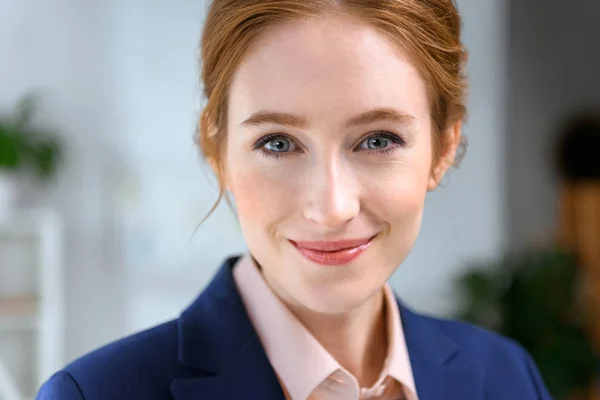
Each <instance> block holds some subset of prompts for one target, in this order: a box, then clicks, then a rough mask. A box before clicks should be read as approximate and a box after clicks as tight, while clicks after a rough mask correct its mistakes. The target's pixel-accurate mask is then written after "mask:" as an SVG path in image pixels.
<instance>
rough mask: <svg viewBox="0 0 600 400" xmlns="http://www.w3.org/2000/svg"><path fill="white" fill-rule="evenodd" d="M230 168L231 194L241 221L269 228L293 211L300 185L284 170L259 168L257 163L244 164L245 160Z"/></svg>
mask: <svg viewBox="0 0 600 400" xmlns="http://www.w3.org/2000/svg"><path fill="white" fill-rule="evenodd" d="M265 164H267V163H265ZM229 166H230V169H229V171H231V172H230V175H229V179H230V186H231V192H232V194H233V197H234V199H235V202H236V206H237V209H238V215H239V218H240V220H242V219H243V220H247V221H260V223H261V224H265V223H267V224H268V223H272V222H274V221H276V220H278V219H281V218H282V217H284V216H285V215H287V214H288V213H289V212H290V211H291V210H292V209H293V207H294V203H293V200H294V196H293V194H294V193H297V182H296V180H295V179H290V177H289V176H287V178H286V176H285V175H286V174H284V172H285V171H286V170H287V169H286V168H285V167H280V168H273V167H272V166H267V165H257V163H256V161H254V162H252V161H249V160H247V161H244V158H243V157H237V158H236V160H235V161H233V162H230V163H229Z"/></svg>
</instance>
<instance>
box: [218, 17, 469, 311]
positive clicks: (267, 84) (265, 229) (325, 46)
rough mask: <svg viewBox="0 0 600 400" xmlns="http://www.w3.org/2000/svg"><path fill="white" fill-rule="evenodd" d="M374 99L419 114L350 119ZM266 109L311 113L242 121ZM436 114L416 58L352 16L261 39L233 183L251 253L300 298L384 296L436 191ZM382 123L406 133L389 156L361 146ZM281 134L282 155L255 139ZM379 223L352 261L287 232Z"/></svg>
mask: <svg viewBox="0 0 600 400" xmlns="http://www.w3.org/2000/svg"><path fill="white" fill-rule="evenodd" d="M373 108H393V109H395V110H398V111H400V112H402V113H405V114H408V115H411V116H412V117H414V118H413V120H412V121H411V123H410V124H401V123H398V122H397V121H390V120H385V121H378V122H373V123H370V124H367V125H361V126H354V127H351V128H347V127H346V126H345V122H346V121H347V120H348V119H349V118H350V117H352V116H354V115H357V114H360V113H363V112H365V111H369V110H371V109H373ZM261 110H268V111H276V112H286V113H293V114H297V115H301V116H303V117H304V118H306V120H307V121H308V126H307V127H306V128H305V129H299V128H296V127H289V126H284V125H278V124H272V123H269V124H265V125H260V126H253V127H246V126H241V125H240V124H241V123H242V122H243V121H244V120H246V119H247V118H249V117H250V116H251V115H252V114H253V113H255V112H257V111H261ZM430 119H431V115H430V110H429V106H428V100H427V93H426V89H425V83H424V82H423V80H422V78H421V77H420V75H419V73H418V71H417V70H416V68H415V67H414V66H413V65H412V64H411V63H410V62H409V61H408V58H407V57H406V56H405V55H404V54H403V53H402V52H401V51H400V49H398V48H397V46H395V45H394V44H393V43H392V42H390V41H389V40H387V39H386V38H385V36H383V35H381V34H380V33H379V32H377V31H376V30H375V29H373V28H371V27H370V26H369V25H366V24H363V23H360V22H358V21H357V20H354V19H351V18H350V17H348V18H342V17H321V18H319V19H315V20H312V21H295V22H288V23H285V24H281V25H277V26H275V27H273V28H271V30H270V31H268V32H267V33H266V34H265V35H263V37H261V38H260V40H259V42H258V43H257V45H256V46H254V47H253V49H252V51H251V52H250V54H249V56H248V58H247V59H246V60H245V62H244V63H243V64H242V65H241V66H240V68H239V69H238V71H237V72H236V74H235V76H234V79H233V82H232V86H231V90H230V97H229V104H228V126H227V135H228V143H227V149H226V157H225V170H226V174H227V187H228V189H229V190H230V191H231V193H232V195H233V197H234V199H235V202H236V205H237V209H238V217H239V220H240V224H241V229H242V231H243V234H244V237H245V238H246V241H247V244H248V246H249V249H250V252H251V253H252V254H253V256H254V257H255V258H256V259H257V261H258V263H259V264H260V265H261V266H262V269H263V275H264V277H265V279H266V280H267V282H268V284H269V285H270V286H271V288H272V289H273V290H274V291H275V292H276V293H277V295H278V296H279V297H280V298H281V299H282V300H283V301H284V302H286V303H287V305H288V306H290V308H292V309H296V310H298V309H300V308H303V309H307V310H310V311H312V312H315V313H328V314H335V313H348V312H352V311H353V310H356V309H358V308H364V307H367V308H368V307H369V302H372V301H375V300H374V299H375V298H376V296H375V295H376V294H377V293H379V292H380V291H381V288H382V286H383V285H384V283H385V282H386V281H387V279H388V278H389V277H390V276H391V275H392V273H393V272H394V271H395V269H396V268H397V267H398V266H399V265H400V264H401V263H402V261H403V260H404V259H405V258H406V256H407V255H408V253H409V251H410V249H411V248H412V246H413V244H414V242H415V240H416V238H417V235H418V232H419V229H420V224H421V218H422V213H423V205H424V201H425V195H426V193H427V191H428V190H431V189H433V188H434V187H435V181H434V180H432V176H431V171H432V161H433V160H432V145H433V138H432V133H431V128H432V127H431V121H430ZM375 132H389V133H392V134H394V135H396V136H398V137H400V138H402V140H403V141H404V142H405V144H403V145H397V144H394V143H392V142H391V141H388V143H389V145H388V147H395V148H394V149H393V151H391V152H390V153H388V154H387V155H383V154H381V153H377V152H376V151H369V150H368V147H367V148H361V143H362V147H366V144H365V143H364V142H365V141H367V140H368V138H369V137H370V136H369V135H370V134H371V133H375ZM272 133H280V134H284V135H285V136H286V137H287V138H288V139H284V140H287V142H285V144H286V145H290V146H292V147H293V148H294V149H295V150H293V151H288V152H287V153H285V154H282V156H281V157H279V158H273V157H268V156H265V155H263V153H261V152H260V150H258V149H255V148H254V146H255V143H257V142H258V141H259V139H260V138H261V137H264V136H266V135H268V134H272ZM457 138H458V136H457ZM262 149H263V150H265V151H267V152H268V151H269V150H268V149H267V148H265V146H263V147H262ZM269 149H271V150H272V149H273V147H269ZM374 234H378V236H377V237H376V239H375V240H374V241H373V243H372V244H371V246H370V247H369V248H368V250H367V251H366V252H364V253H363V254H362V255H361V256H360V257H358V258H357V259H355V260H354V261H352V262H351V263H350V264H348V265H345V266H342V267H339V266H338V267H323V266H322V265H316V264H313V263H311V262H310V261H308V260H306V259H304V258H303V257H302V256H301V255H300V254H299V253H298V252H297V250H296V249H295V248H294V247H293V246H292V245H291V244H290V243H289V242H288V239H294V240H335V239H348V238H363V237H369V236H372V235H374Z"/></svg>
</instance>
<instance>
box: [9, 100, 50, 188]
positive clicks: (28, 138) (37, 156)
mask: <svg viewBox="0 0 600 400" xmlns="http://www.w3.org/2000/svg"><path fill="white" fill-rule="evenodd" d="M36 105H37V102H36V99H35V98H34V97H33V96H32V95H29V96H26V97H24V98H23V99H22V100H21V101H20V102H19V104H18V105H17V109H16V112H15V114H14V115H12V116H8V117H4V118H1V119H0V170H2V169H3V170H8V171H16V170H18V169H33V170H34V171H35V172H36V173H37V175H38V177H40V178H42V179H48V178H50V177H52V175H53V174H54V173H55V171H56V168H57V165H58V163H59V161H60V156H61V143H60V141H59V140H58V138H57V137H56V136H51V135H50V134H49V133H48V132H45V131H43V130H41V129H38V128H36V127H34V126H33V124H32V118H33V115H34V112H35V110H36Z"/></svg>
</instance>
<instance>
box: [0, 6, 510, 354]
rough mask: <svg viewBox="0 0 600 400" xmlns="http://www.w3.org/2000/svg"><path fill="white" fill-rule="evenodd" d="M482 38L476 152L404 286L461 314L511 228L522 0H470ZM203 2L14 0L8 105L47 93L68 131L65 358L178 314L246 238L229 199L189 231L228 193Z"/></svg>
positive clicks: (474, 119)
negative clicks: (511, 110) (512, 50)
mask: <svg viewBox="0 0 600 400" xmlns="http://www.w3.org/2000/svg"><path fill="white" fill-rule="evenodd" d="M458 3H459V7H460V9H461V11H462V14H463V18H464V24H465V34H464V40H465V42H466V44H467V46H468V47H469V49H470V65H469V74H470V81H471V95H470V102H469V107H470V119H469V123H468V125H467V126H466V128H465V133H466V134H467V135H468V137H469V142H470V146H469V151H468V154H467V157H466V159H465V162H464V164H463V167H462V168H461V169H460V170H458V171H453V172H452V173H451V175H450V176H449V178H448V179H447V183H446V187H445V188H442V189H440V190H438V191H437V192H435V193H432V194H431V195H430V196H429V197H428V199H427V207H426V212H425V217H424V223H423V228H422V234H421V237H420V239H419V240H418V243H417V245H416V247H415V249H414V251H413V252H412V254H411V255H410V257H409V259H408V260H407V261H406V262H405V263H404V265H402V266H401V268H400V269H399V271H398V272H397V273H396V274H395V275H394V277H393V278H392V284H393V285H394V287H395V288H396V289H397V290H398V292H399V294H400V295H401V296H402V297H403V298H404V299H405V300H406V302H407V303H409V304H410V305H412V306H413V307H414V308H416V309H418V310H422V311H427V312H431V313H435V314H448V313H450V312H451V311H452V310H453V308H454V306H455V305H456V298H455V295H454V294H453V293H452V290H451V283H452V282H451V281H452V279H453V277H454V276H455V275H456V274H457V273H458V272H459V271H460V269H461V268H462V266H463V265H464V263H465V262H466V261H467V260H471V259H472V258H474V257H475V258H478V257H488V256H493V255H495V254H496V253H497V252H498V250H499V249H500V248H501V247H502V245H503V243H504V239H505V232H506V227H505V212H506V209H507V206H506V204H505V203H504V201H505V196H504V190H505V177H504V173H503V171H504V167H505V165H504V162H505V158H506V157H505V150H504V146H505V143H504V140H503V136H504V132H505V122H504V116H505V112H506V111H505V100H506V89H505V88H506V86H507V80H506V76H505V66H506V64H507V62H508V61H507V54H506V46H507V44H506V40H505V39H506V38H507V36H508V34H507V27H508V24H507V13H508V9H507V7H508V3H507V1H502V0H496V1H492V0H486V1H482V0H462V1H459V2H458ZM206 6H207V5H206V3H205V2H204V1H201V0H177V1H169V2H167V1H160V0H128V1H121V2H117V1H116V0H113V1H108V0H107V1H103V2H92V1H76V0H54V1H52V2H41V3H40V2H35V3H34V2H28V1H16V0H0V19H1V23H0V50H1V52H2V53H1V54H2V56H1V58H0V66H1V67H0V70H1V71H2V74H0V87H2V88H3V90H2V91H1V92H0V106H2V107H7V106H8V105H10V104H11V103H12V102H13V101H14V100H15V98H16V97H17V96H18V95H20V94H22V93H23V92H24V91H25V90H27V89H30V88H42V89H43V95H44V96H45V99H46V104H45V106H44V112H43V115H42V117H43V118H44V119H47V120H48V121H51V122H53V123H54V124H56V125H57V126H58V127H59V128H60V129H61V131H62V133H63V134H64V136H65V137H66V138H67V140H68V141H69V148H68V150H69V151H70V153H69V155H68V160H67V161H68V162H67V164H66V166H65V169H64V171H63V174H62V176H61V178H60V180H59V182H58V184H57V186H56V188H54V189H53V191H52V192H51V193H49V194H48V195H45V196H44V197H43V198H45V199H46V200H44V202H46V203H49V204H51V205H55V206H56V207H57V208H58V209H59V210H60V211H61V213H62V215H63V216H64V218H65V221H66V225H67V238H66V244H67V260H66V261H67V266H66V269H67V271H68V276H67V278H66V284H67V301H68V304H67V355H66V358H67V360H70V359H72V358H74V357H76V356H78V355H80V354H81V353H83V352H86V351H88V350H90V349H92V348H94V347H96V346H99V345H101V344H103V343H105V342H107V341H110V340H112V339H114V338H116V337H118V336H121V335H124V334H127V333H130V332H133V331H135V330H137V329H141V328H143V327H147V326H150V325H153V324H155V323H157V322H160V321H163V320H165V319H167V318H171V317H175V316H176V315H177V313H178V312H179V311H180V310H181V309H182V308H183V307H184V306H185V305H186V304H187V303H188V302H189V301H191V299H192V298H193V297H194V296H195V295H196V294H197V293H198V292H199V291H200V290H201V289H202V288H203V287H204V285H205V284H206V282H207V281H208V279H209V278H210V276H211V275H212V273H213V272H214V271H215V269H216V268H217V266H218V264H219V263H220V262H221V261H222V259H223V257H225V256H226V255H227V254H231V253H235V252H238V251H240V250H242V249H243V248H244V244H243V239H242V238H241V236H240V234H239V232H238V231H237V230H236V223H235V219H234V218H233V217H232V216H231V215H230V214H229V213H228V210H227V208H226V207H223V206H222V207H220V208H219V210H218V211H217V213H216V214H215V215H213V217H211V218H210V219H209V220H208V221H207V222H206V224H205V225H203V226H202V227H201V228H200V230H199V231H198V233H197V235H196V236H195V238H194V239H193V240H192V241H190V240H189V237H190V236H191V234H192V231H193V228H194V226H195V224H196V223H197V222H198V221H199V220H200V219H201V217H202V216H203V215H204V213H205V212H206V211H207V210H208V208H209V207H210V205H211V204H212V201H213V200H214V198H215V195H216V192H215V191H214V188H213V186H212V185H211V184H210V183H209V181H208V180H207V179H206V177H205V169H204V168H203V167H202V166H201V163H200V162H199V161H198V160H197V156H196V150H195V149H194V148H193V145H192V140H191V136H192V133H193V129H194V118H195V117H196V113H197V109H198V93H199V89H198V87H197V85H196V82H197V71H196V56H197V54H196V48H197V41H198V36H199V34H200V31H201V26H202V20H203V16H204V12H205V10H206Z"/></svg>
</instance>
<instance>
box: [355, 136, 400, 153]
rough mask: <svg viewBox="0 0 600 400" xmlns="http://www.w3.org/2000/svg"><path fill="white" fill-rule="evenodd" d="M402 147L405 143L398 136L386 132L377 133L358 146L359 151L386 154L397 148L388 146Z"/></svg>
mask: <svg viewBox="0 0 600 400" xmlns="http://www.w3.org/2000/svg"><path fill="white" fill-rule="evenodd" d="M394 144H395V145H397V146H404V145H406V143H405V142H404V140H402V139H401V138H399V137H398V136H396V135H394V134H392V133H388V132H377V133H375V134H373V135H371V136H369V137H367V138H366V139H365V140H363V141H362V142H361V144H360V147H359V148H360V149H365V150H368V151H376V152H388V151H391V150H393V149H395V148H396V147H397V146H393V147H389V146H390V145H394Z"/></svg>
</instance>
